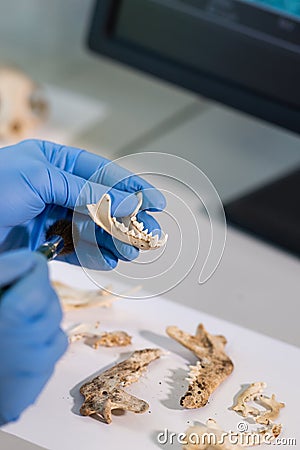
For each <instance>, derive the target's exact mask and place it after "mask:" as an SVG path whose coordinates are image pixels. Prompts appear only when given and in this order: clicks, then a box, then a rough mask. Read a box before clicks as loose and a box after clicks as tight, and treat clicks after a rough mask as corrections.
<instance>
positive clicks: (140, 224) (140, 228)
mask: <svg viewBox="0 0 300 450" xmlns="http://www.w3.org/2000/svg"><path fill="white" fill-rule="evenodd" d="M143 228H144V224H143V222H140V223H139V226H138V229H139V230H140V231H142V230H143Z"/></svg>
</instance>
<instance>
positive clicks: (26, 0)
mask: <svg viewBox="0 0 300 450" xmlns="http://www.w3.org/2000/svg"><path fill="white" fill-rule="evenodd" d="M93 4H94V0H0V62H2V61H7V62H13V63H17V64H21V65H23V66H27V67H25V68H28V67H29V66H30V62H31V61H33V60H35V61H38V60H41V61H42V62H43V61H44V60H46V59H47V60H48V62H49V63H50V62H52V63H53V64H55V63H56V62H57V61H60V60H63V59H64V58H66V59H68V60H70V59H76V58H80V55H81V54H82V52H83V49H84V40H85V36H86V33H87V28H88V22H89V17H90V13H91V9H92V6H93Z"/></svg>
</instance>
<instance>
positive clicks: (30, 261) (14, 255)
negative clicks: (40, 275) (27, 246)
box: [0, 250, 36, 287]
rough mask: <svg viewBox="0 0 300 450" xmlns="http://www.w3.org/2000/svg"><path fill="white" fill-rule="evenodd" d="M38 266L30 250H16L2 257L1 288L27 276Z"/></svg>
mask: <svg viewBox="0 0 300 450" xmlns="http://www.w3.org/2000/svg"><path fill="white" fill-rule="evenodd" d="M35 264H36V259H35V256H34V255H33V254H32V252H30V251H28V250H14V251H10V252H7V253H4V254H2V255H0V286H1V287H4V286H7V285H9V284H11V283H13V282H15V281H17V280H18V279H19V278H21V277H23V276H24V275H26V274H27V273H28V272H30V271H31V270H32V268H33V267H34V266H35Z"/></svg>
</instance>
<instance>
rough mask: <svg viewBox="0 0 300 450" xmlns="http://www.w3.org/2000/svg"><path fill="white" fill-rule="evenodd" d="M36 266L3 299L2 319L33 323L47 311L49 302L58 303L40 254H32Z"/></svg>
mask: <svg viewBox="0 0 300 450" xmlns="http://www.w3.org/2000/svg"><path fill="white" fill-rule="evenodd" d="M31 258H34V259H35V265H34V267H33V268H32V270H31V272H30V273H28V274H27V275H26V276H24V277H23V278H21V279H20V280H19V281H17V282H16V283H15V284H14V285H13V286H12V287H11V288H9V290H8V291H7V292H5V294H4V295H3V297H2V301H1V303H0V311H1V315H2V317H5V319H6V320H9V321H11V322H13V323H15V322H16V323H17V322H24V321H25V322H26V321H31V320H32V319H34V318H35V317H38V316H39V315H42V314H43V313H44V312H45V311H47V308H48V305H49V302H54V303H55V302H56V303H58V302H59V300H58V297H57V294H56V292H55V291H54V289H53V288H52V286H51V285H50V281H49V276H48V266H47V261H46V259H45V257H44V256H42V255H39V254H38V253H31Z"/></svg>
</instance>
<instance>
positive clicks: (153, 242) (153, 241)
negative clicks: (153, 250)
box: [150, 234, 158, 247]
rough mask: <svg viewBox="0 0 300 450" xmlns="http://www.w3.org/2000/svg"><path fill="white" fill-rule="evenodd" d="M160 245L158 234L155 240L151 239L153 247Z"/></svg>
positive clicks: (154, 237)
mask: <svg viewBox="0 0 300 450" xmlns="http://www.w3.org/2000/svg"><path fill="white" fill-rule="evenodd" d="M157 243H158V235H157V234H156V235H155V236H153V238H151V239H150V244H152V245H151V247H156V246H157Z"/></svg>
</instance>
